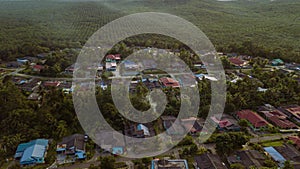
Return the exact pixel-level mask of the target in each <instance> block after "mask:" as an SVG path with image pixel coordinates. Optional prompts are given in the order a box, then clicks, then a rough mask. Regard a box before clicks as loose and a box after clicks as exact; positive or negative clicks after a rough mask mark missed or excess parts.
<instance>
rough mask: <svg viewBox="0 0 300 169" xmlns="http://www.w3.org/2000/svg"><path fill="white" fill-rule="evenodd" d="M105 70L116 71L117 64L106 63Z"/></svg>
mask: <svg viewBox="0 0 300 169" xmlns="http://www.w3.org/2000/svg"><path fill="white" fill-rule="evenodd" d="M105 69H106V70H107V71H116V70H117V63H116V62H106V63H105Z"/></svg>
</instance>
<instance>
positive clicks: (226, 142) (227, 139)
mask: <svg viewBox="0 0 300 169" xmlns="http://www.w3.org/2000/svg"><path fill="white" fill-rule="evenodd" d="M248 141H249V138H248V137H247V136H245V134H244V133H224V134H222V135H219V136H217V138H216V150H217V152H218V153H219V154H222V155H225V156H226V154H227V155H228V154H230V153H231V152H233V151H234V150H236V149H239V148H241V147H242V145H244V144H246V143H247V142H248Z"/></svg>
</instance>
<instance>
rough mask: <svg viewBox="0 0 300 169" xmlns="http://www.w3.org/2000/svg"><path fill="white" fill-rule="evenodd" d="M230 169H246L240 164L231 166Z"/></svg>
mask: <svg viewBox="0 0 300 169" xmlns="http://www.w3.org/2000/svg"><path fill="white" fill-rule="evenodd" d="M230 168H231V169H245V166H243V165H242V164H240V163H236V164H231V165H230Z"/></svg>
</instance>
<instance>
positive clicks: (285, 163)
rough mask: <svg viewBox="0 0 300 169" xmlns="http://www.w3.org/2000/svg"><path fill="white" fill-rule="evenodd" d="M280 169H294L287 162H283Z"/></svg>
mask: <svg viewBox="0 0 300 169" xmlns="http://www.w3.org/2000/svg"><path fill="white" fill-rule="evenodd" d="M282 169H294V167H293V165H292V164H291V162H290V161H289V160H288V161H285V162H284V167H283V168H282Z"/></svg>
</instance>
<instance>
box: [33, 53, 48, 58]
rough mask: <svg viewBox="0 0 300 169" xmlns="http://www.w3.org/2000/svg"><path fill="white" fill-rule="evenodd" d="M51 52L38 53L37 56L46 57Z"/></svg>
mask: <svg viewBox="0 0 300 169" xmlns="http://www.w3.org/2000/svg"><path fill="white" fill-rule="evenodd" d="M48 55H49V54H48V53H39V54H37V55H36V57H37V58H39V59H44V58H46V57H47V56H48Z"/></svg>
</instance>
